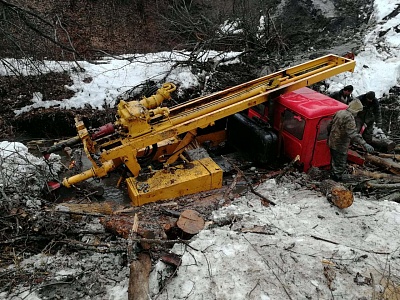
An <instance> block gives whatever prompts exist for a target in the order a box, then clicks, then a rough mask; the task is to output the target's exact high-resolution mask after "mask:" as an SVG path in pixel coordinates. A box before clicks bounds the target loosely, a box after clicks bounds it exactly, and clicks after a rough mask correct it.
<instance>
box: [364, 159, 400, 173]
mask: <svg viewBox="0 0 400 300" xmlns="http://www.w3.org/2000/svg"><path fill="white" fill-rule="evenodd" d="M365 161H367V162H369V163H371V164H373V165H375V166H378V167H381V168H384V169H385V170H387V171H388V172H390V173H393V174H396V175H400V164H399V163H396V162H390V161H388V160H387V159H384V158H380V157H378V156H375V155H372V154H366V155H365Z"/></svg>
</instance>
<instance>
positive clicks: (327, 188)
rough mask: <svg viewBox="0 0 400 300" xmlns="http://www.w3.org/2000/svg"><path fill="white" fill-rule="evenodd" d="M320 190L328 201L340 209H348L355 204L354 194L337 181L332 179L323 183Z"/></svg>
mask: <svg viewBox="0 0 400 300" xmlns="http://www.w3.org/2000/svg"><path fill="white" fill-rule="evenodd" d="M320 190H321V192H322V193H323V194H324V195H325V196H326V198H327V199H328V201H330V202H332V203H333V204H334V205H335V206H337V207H339V208H347V207H349V206H351V205H352V204H353V201H354V195H353V192H352V191H350V190H348V189H347V188H346V187H345V186H343V185H342V184H340V183H338V182H336V181H333V180H331V179H327V180H324V181H322V182H321V185H320Z"/></svg>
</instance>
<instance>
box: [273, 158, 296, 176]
mask: <svg viewBox="0 0 400 300" xmlns="http://www.w3.org/2000/svg"><path fill="white" fill-rule="evenodd" d="M299 160H300V155H296V157H295V158H294V159H293V160H292V161H291V162H290V163H289V164H288V165H287V166H286V167H284V168H283V170H282V172H281V173H280V174H279V175H278V176H276V178H275V180H276V181H277V182H278V181H279V180H280V179H281V178H282V176H283V175H285V174H286V173H287V172H289V170H290V169H291V168H293V166H294V164H295V163H296V162H297V161H299Z"/></svg>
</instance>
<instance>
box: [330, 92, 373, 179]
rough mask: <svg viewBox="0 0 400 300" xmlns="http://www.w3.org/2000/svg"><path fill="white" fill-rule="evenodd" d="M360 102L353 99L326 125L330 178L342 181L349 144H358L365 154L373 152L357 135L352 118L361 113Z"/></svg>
mask: <svg viewBox="0 0 400 300" xmlns="http://www.w3.org/2000/svg"><path fill="white" fill-rule="evenodd" d="M362 109H363V106H362V104H361V101H360V100H358V99H355V100H353V101H351V102H350V104H349V107H348V108H347V109H346V110H340V111H338V112H337V113H336V114H335V115H334V116H333V118H332V121H331V122H330V123H329V125H328V132H329V137H328V146H329V149H330V152H331V178H332V179H333V180H336V181H340V180H342V176H343V174H344V172H345V171H346V166H347V150H348V148H349V146H350V143H357V144H360V145H361V146H363V147H364V148H365V150H366V151H367V152H373V151H374V148H373V147H372V146H371V145H369V144H367V142H366V141H365V140H364V139H363V138H362V136H361V135H360V134H359V133H358V130H357V126H356V121H355V119H354V117H355V116H356V115H357V113H358V112H360V111H362Z"/></svg>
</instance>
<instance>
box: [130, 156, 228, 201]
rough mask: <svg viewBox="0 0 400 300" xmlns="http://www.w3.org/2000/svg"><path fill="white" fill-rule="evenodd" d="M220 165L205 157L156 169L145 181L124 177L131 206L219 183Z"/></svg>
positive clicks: (220, 183)
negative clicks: (168, 167)
mask: <svg viewBox="0 0 400 300" xmlns="http://www.w3.org/2000/svg"><path fill="white" fill-rule="evenodd" d="M222 173H223V172H222V169H221V168H220V167H219V166H218V165H217V164H216V163H215V162H214V161H213V160H212V159H211V158H209V157H207V158H203V159H200V160H196V161H193V162H191V163H189V164H185V165H184V164H180V165H176V166H174V167H171V168H170V169H169V170H168V171H167V170H163V171H158V172H155V173H154V174H153V176H151V177H150V178H148V179H147V180H145V181H139V180H138V179H137V178H134V177H130V178H127V180H126V183H127V187H128V194H129V197H130V199H131V201H132V204H133V205H134V206H140V205H143V204H145V203H150V202H155V201H159V200H169V199H173V198H176V197H180V196H184V195H190V194H194V193H198V192H203V191H208V190H213V189H218V188H221V187H222Z"/></svg>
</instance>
